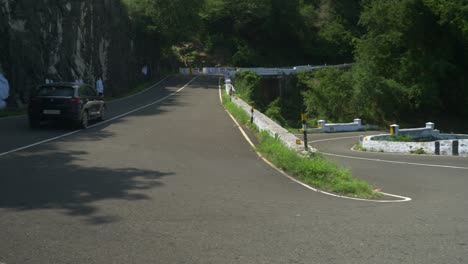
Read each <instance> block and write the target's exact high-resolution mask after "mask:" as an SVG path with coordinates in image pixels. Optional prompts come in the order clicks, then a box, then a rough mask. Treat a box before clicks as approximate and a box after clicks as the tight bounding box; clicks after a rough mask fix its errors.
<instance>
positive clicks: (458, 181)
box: [0, 77, 468, 264]
mask: <svg viewBox="0 0 468 264" xmlns="http://www.w3.org/2000/svg"><path fill="white" fill-rule="evenodd" d="M189 81H190V78H188V77H173V78H171V79H169V80H167V81H166V82H163V83H161V84H160V85H158V86H156V87H154V88H153V89H151V90H149V91H148V92H146V93H143V94H141V95H137V96H134V97H131V98H128V99H125V100H121V101H118V102H115V103H112V104H111V105H110V111H109V117H110V118H111V117H116V116H119V115H121V114H124V113H126V112H128V111H131V110H133V109H137V108H139V107H142V106H145V105H148V104H151V103H153V102H156V101H158V100H161V99H162V98H165V97H167V96H169V95H170V94H172V93H174V92H176V91H178V90H179V89H180V88H181V87H184V85H185V84H186V83H188V82H189ZM217 85H218V79H217V78H215V77H199V78H198V79H196V80H194V81H193V82H192V83H191V84H190V85H188V86H187V87H186V88H185V89H183V90H180V92H179V93H176V94H174V95H172V96H170V97H168V98H166V99H165V100H163V101H160V102H159V103H155V104H153V105H150V106H148V107H146V108H143V109H141V110H139V111H135V112H133V113H131V114H129V115H126V116H123V117H121V118H119V119H116V120H113V121H111V122H107V123H104V124H101V125H98V126H95V127H93V128H90V129H88V130H86V131H79V132H77V133H74V134H71V135H69V136H67V137H63V138H58V139H57V140H53V141H50V142H46V143H44V144H40V145H36V146H33V147H31V148H26V149H23V150H20V151H16V152H13V153H10V154H6V155H3V156H0V168H1V171H0V263H6V264H11V263H467V262H468V210H467V208H468V202H467V198H468V197H467V191H466V186H468V179H467V178H468V170H465V169H455V168H439V167H427V166H417V165H410V164H401V163H397V164H394V163H388V162H378V161H370V160H355V159H351V158H339V157H332V158H333V159H336V160H337V161H338V162H339V163H341V164H343V165H344V166H348V167H350V168H351V169H352V171H353V172H354V174H355V175H356V176H357V177H360V178H363V179H366V180H369V181H370V182H371V183H372V184H374V185H375V186H377V187H379V188H382V189H383V190H384V191H387V192H391V193H395V194H401V195H405V196H409V197H411V198H413V200H412V201H411V202H405V203H388V204H381V203H373V202H359V201H351V200H346V199H340V198H335V197H331V196H326V195H323V194H320V193H316V192H313V191H310V190H308V189H306V188H304V187H303V186H301V185H299V184H297V183H294V182H292V181H291V180H289V179H287V178H286V177H284V176H283V175H281V174H280V173H279V172H277V171H276V170H274V169H272V168H271V167H269V166H268V165H267V164H265V163H264V162H263V161H262V160H260V159H259V158H258V156H257V155H256V153H255V152H254V151H253V150H252V149H251V147H250V146H249V145H248V143H247V142H246V141H245V140H244V138H243V136H242V135H241V133H240V132H239V130H238V128H237V127H236V126H235V125H234V124H233V122H232V120H231V119H230V118H229V116H228V115H227V114H226V113H225V112H224V110H223V108H222V107H221V106H220V103H219V99H218V87H217ZM68 132H70V131H69V130H65V129H63V128H60V127H54V126H52V127H47V128H44V129H43V130H40V131H32V130H29V128H27V124H26V120H25V119H24V118H23V117H20V118H9V119H3V120H0V153H5V152H8V151H10V150H13V149H18V148H21V147H23V146H26V145H30V144H33V143H35V142H38V141H42V140H46V139H49V138H51V137H56V136H60V135H63V134H65V133H68ZM336 136H337V135H314V136H312V138H313V139H320V138H322V137H327V138H329V137H336ZM338 136H339V137H342V136H345V137H348V136H349V135H347V134H340V135H338ZM354 141H355V139H340V140H333V141H328V142H317V143H314V146H316V147H317V148H319V149H320V150H321V151H324V152H327V153H328V152H329V153H331V154H339V155H345V156H346V155H358V156H359V155H372V154H369V153H355V152H349V150H348V149H349V147H350V145H352V144H353V142H354ZM366 157H367V156H366ZM385 157H386V158H388V159H395V160H402V161H415V162H419V161H421V163H437V164H457V165H460V166H461V167H462V166H464V167H466V166H467V165H466V163H467V162H465V161H466V160H463V159H446V158H441V159H438V158H437V159H436V158H432V157H420V156H418V157H402V156H390V155H387V156H385ZM370 158H375V157H374V156H372V157H370ZM378 158H382V157H378ZM419 159H420V160H419Z"/></svg>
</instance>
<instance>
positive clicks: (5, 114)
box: [0, 108, 26, 118]
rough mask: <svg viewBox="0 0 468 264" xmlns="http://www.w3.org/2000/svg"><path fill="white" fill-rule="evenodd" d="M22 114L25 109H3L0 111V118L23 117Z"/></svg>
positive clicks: (24, 112)
mask: <svg viewBox="0 0 468 264" xmlns="http://www.w3.org/2000/svg"><path fill="white" fill-rule="evenodd" d="M24 114H26V110H25V109H15V108H7V109H4V110H0V118H2V117H9V116H17V115H24Z"/></svg>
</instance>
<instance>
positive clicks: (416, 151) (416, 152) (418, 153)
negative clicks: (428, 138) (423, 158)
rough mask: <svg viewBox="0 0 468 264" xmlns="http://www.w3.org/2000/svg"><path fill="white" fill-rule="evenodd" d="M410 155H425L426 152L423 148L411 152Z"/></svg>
mask: <svg viewBox="0 0 468 264" xmlns="http://www.w3.org/2000/svg"><path fill="white" fill-rule="evenodd" d="M410 153H411V154H416V155H422V154H426V151H424V149H423V148H418V149H416V150H411V151H410Z"/></svg>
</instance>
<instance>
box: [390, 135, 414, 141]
mask: <svg viewBox="0 0 468 264" xmlns="http://www.w3.org/2000/svg"><path fill="white" fill-rule="evenodd" d="M388 141H395V142H411V141H414V139H413V138H412V137H410V136H404V135H391V136H390V137H389V138H388Z"/></svg>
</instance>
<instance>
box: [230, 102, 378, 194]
mask: <svg viewBox="0 0 468 264" xmlns="http://www.w3.org/2000/svg"><path fill="white" fill-rule="evenodd" d="M223 103H224V106H225V108H226V109H227V110H228V111H229V112H230V113H231V114H232V115H233V116H234V117H235V118H236V119H237V120H238V121H239V122H240V123H242V124H244V125H247V126H249V127H251V126H250V124H249V120H250V119H249V116H248V114H247V113H246V112H245V111H243V110H242V109H240V108H239V107H238V106H237V105H235V104H234V103H232V102H230V101H229V97H228V96H227V95H224V96H223ZM254 131H255V132H256V133H255V134H256V136H257V137H258V140H259V142H260V143H259V145H258V146H257V150H258V151H259V152H260V153H262V155H264V156H265V158H267V159H268V160H269V161H270V162H272V163H273V164H275V166H277V167H278V168H280V169H282V170H284V171H286V172H288V173H289V174H291V175H292V176H294V177H296V178H297V179H299V180H301V181H303V182H305V183H307V184H310V185H313V186H315V187H317V188H320V189H322V190H327V191H331V192H334V193H338V194H341V195H347V196H352V197H360V198H376V197H379V196H380V195H379V194H378V193H375V192H374V191H373V190H372V188H371V186H370V185H369V184H368V183H367V182H365V181H362V180H358V179H356V178H354V177H353V176H352V175H351V173H350V171H349V170H345V169H343V168H340V167H338V166H337V165H335V164H333V163H331V162H330V161H328V160H326V159H325V158H323V157H322V156H320V155H315V156H314V157H311V158H307V157H302V156H300V155H298V154H297V153H296V152H295V151H293V150H291V149H288V148H287V147H286V146H284V145H283V144H282V143H281V141H280V140H279V139H277V138H273V137H271V136H270V135H269V134H268V133H266V132H262V133H259V132H258V130H257V129H254Z"/></svg>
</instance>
